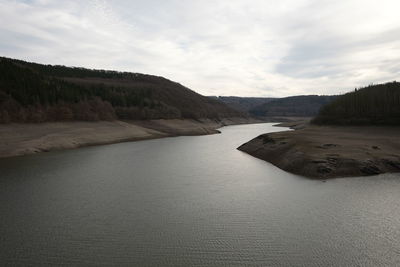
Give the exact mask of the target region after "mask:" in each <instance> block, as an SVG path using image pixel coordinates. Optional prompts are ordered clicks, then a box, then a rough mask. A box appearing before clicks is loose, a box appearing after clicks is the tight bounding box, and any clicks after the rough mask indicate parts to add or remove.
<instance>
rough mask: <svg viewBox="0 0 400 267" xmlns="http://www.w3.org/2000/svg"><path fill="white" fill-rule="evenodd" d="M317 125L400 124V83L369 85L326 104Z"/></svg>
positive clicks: (317, 119)
mask: <svg viewBox="0 0 400 267" xmlns="http://www.w3.org/2000/svg"><path fill="white" fill-rule="evenodd" d="M312 122H313V123H315V124H342V125H363V124H365V125H366V124H376V125H379V124H381V125H400V83H398V82H396V81H394V82H389V83H385V84H378V85H369V86H367V87H364V88H360V89H355V90H354V91H353V92H349V93H347V94H344V95H342V96H340V97H338V98H337V99H335V100H334V101H332V102H331V103H329V104H327V105H326V106H324V107H322V109H321V110H320V112H319V114H318V116H316V117H315V118H314V119H313V121H312Z"/></svg>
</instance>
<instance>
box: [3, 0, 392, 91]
mask: <svg viewBox="0 0 400 267" xmlns="http://www.w3.org/2000/svg"><path fill="white" fill-rule="evenodd" d="M399 10H400V1H399V0H378V1H375V0H336V1H334V0H329V1H328V0H279V1H277V0H251V1H249V0H186V1H185V0H146V1H143V0H129V1H128V0H85V1H82V0H68V1H61V0H58V1H55V0H20V1H17V0H0V56H6V57H12V58H17V59H22V60H27V61H33V62H38V63H45V64H59V65H66V66H79V67H87V68H97V69H111V70H118V71H131V72H139V73H147V74H153V75H158V76H164V77H166V78H168V79H171V80H174V81H177V82H179V83H181V84H183V85H185V86H187V87H189V88H191V89H192V90H194V91H196V92H198V93H201V94H203V95H220V96H230V95H235V96H265V97H284V96H290V95H304V94H324V95H331V94H340V93H344V92H347V91H350V90H353V89H354V88H355V87H361V86H365V85H369V84H372V83H374V84H375V83H382V82H388V81H394V80H400V15H399Z"/></svg>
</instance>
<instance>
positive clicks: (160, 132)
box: [0, 118, 261, 158]
mask: <svg viewBox="0 0 400 267" xmlns="http://www.w3.org/2000/svg"><path fill="white" fill-rule="evenodd" d="M259 122H261V121H258V120H255V119H250V118H227V119H222V120H218V121H217V120H211V119H202V120H189V119H172V120H148V121H119V120H116V121H100V122H81V121H76V122H51V123H37V124H34V123H32V124H17V123H12V124H3V125H0V158H9V157H16V156H23V155H28V154H36V153H41V152H48V151H53V150H64V149H73V148H79V147H85V146H95V145H106V144H113V143H121V142H133V141H140V140H148V139H157V138H163V137H172V136H184V135H207V134H216V133H219V131H218V130H217V129H218V128H221V127H223V126H227V125H235V124H247V123H259Z"/></svg>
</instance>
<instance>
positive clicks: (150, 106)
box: [0, 58, 235, 123]
mask: <svg viewBox="0 0 400 267" xmlns="http://www.w3.org/2000/svg"><path fill="white" fill-rule="evenodd" d="M231 115H235V112H234V111H232V110H231V109H229V108H227V107H225V106H224V105H223V104H220V103H219V102H217V101H214V100H210V99H207V98H206V97H203V96H201V95H198V94H196V93H194V92H193V91H191V90H189V89H187V88H185V87H184V86H182V85H180V84H179V83H175V82H172V81H169V80H167V79H165V78H162V77H158V76H152V75H146V74H138V73H128V72H116V71H106V70H90V69H84V68H71V67H65V66H51V65H42V64H36V63H28V62H24V61H20V60H14V59H9V58H0V123H9V122H47V121H62V120H86V121H97V120H114V119H135V120H136V119H137V120H140V119H171V118H195V119H196V118H218V117H220V116H231Z"/></svg>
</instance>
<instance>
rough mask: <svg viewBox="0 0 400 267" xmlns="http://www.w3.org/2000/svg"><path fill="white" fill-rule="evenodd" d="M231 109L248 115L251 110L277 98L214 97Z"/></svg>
mask: <svg viewBox="0 0 400 267" xmlns="http://www.w3.org/2000/svg"><path fill="white" fill-rule="evenodd" d="M214 98H216V99H218V100H220V101H222V102H223V103H225V104H226V105H228V106H229V107H231V108H234V109H236V110H239V111H241V112H245V113H247V114H249V113H250V110H252V109H253V108H255V107H257V106H259V105H262V104H265V103H269V102H271V101H272V100H274V99H276V98H272V97H240V96H218V97H214Z"/></svg>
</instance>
